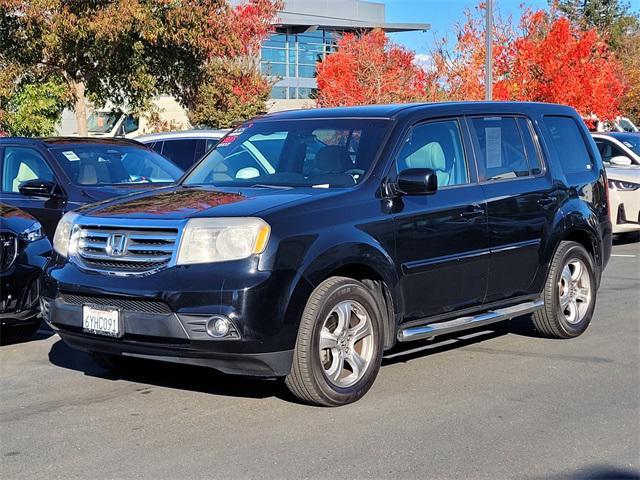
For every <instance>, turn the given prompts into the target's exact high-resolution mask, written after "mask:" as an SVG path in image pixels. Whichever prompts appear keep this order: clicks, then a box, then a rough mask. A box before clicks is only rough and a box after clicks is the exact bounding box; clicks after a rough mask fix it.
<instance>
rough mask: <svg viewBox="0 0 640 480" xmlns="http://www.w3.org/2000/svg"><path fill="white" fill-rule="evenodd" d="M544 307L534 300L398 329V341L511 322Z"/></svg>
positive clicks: (542, 302) (542, 303)
mask: <svg viewBox="0 0 640 480" xmlns="http://www.w3.org/2000/svg"><path fill="white" fill-rule="evenodd" d="M543 306H544V301H542V300H534V301H533V302H525V303H520V304H518V305H513V306H511V307H506V308H498V309H495V310H489V311H487V312H483V313H479V314H478V315H473V316H470V317H460V318H456V319H454V320H448V321H446V322H438V323H429V324H428V325H419V326H417V327H406V328H400V331H399V332H398V341H400V342H409V341H411V340H420V339H423V338H430V337H435V336H437V335H444V334H447V333H454V332H459V331H460V330H467V329H469V328H475V327H482V326H483V325H489V324H491V323H496V322H502V321H504V320H511V319H512V318H515V317H519V316H520V315H525V314H527V313H531V312H535V311H536V310H539V309H540V308H542V307H543Z"/></svg>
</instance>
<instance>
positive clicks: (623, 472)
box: [545, 465, 640, 480]
mask: <svg viewBox="0 0 640 480" xmlns="http://www.w3.org/2000/svg"><path fill="white" fill-rule="evenodd" d="M545 478H547V479H549V480H640V472H639V471H638V470H631V469H628V468H623V467H616V466H613V465H593V466H590V467H587V468H584V469H582V468H581V469H579V470H576V471H574V472H571V473H563V474H560V475H554V476H551V477H545Z"/></svg>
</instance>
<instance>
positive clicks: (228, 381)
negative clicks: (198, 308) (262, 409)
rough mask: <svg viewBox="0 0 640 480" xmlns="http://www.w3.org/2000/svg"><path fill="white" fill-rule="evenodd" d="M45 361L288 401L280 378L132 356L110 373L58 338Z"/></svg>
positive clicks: (102, 374) (96, 373)
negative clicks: (123, 365) (240, 373)
mask: <svg viewBox="0 0 640 480" xmlns="http://www.w3.org/2000/svg"><path fill="white" fill-rule="evenodd" d="M49 361H50V362H51V363H52V364H54V365H56V366H58V367H62V368H67V369H70V370H76V371H79V372H82V373H84V374H85V375H89V376H92V377H97V378H103V379H106V380H113V381H117V380H125V381H129V382H136V383H143V384H148V385H154V386H158V387H165V388H173V389H179V390H187V391H193V392H201V393H209V394H213V395H222V396H231V397H245V398H268V397H278V398H282V399H286V400H291V397H290V394H289V393H288V391H287V389H286V387H285V386H284V385H283V383H282V382H281V381H278V380H274V379H256V378H248V377H240V376H235V375H225V374H223V373H220V372H218V371H216V370H213V369H210V368H205V367H196V366H191V365H178V364H172V363H167V362H154V361H150V360H142V359H133V358H132V359H130V361H129V362H127V368H126V369H125V370H123V371H121V372H110V371H108V370H105V369H104V368H102V367H100V366H98V365H97V364H95V363H94V362H93V360H91V357H89V355H88V354H86V353H85V352H81V351H78V350H74V349H72V348H70V347H68V346H67V345H66V344H65V343H64V342H63V341H62V340H58V341H57V342H56V343H55V344H53V346H52V347H51V350H50V352H49Z"/></svg>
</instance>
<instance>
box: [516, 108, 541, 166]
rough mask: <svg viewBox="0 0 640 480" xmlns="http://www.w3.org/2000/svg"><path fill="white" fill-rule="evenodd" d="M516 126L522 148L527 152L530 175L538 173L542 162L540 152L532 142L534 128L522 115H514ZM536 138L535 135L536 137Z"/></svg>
mask: <svg viewBox="0 0 640 480" xmlns="http://www.w3.org/2000/svg"><path fill="white" fill-rule="evenodd" d="M516 122H517V124H518V128H519V129H520V135H522V140H523V141H524V148H525V151H526V152H527V161H528V163H529V171H530V172H531V174H532V175H538V174H540V173H542V162H541V160H540V154H539V151H538V149H537V148H536V144H535V143H534V137H536V134H535V130H534V129H533V125H531V122H530V121H529V120H528V119H526V118H523V117H516ZM536 138H537V137H536Z"/></svg>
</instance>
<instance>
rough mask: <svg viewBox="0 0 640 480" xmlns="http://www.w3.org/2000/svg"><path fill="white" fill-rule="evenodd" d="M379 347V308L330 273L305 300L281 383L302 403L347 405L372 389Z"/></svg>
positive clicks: (362, 290)
mask: <svg viewBox="0 0 640 480" xmlns="http://www.w3.org/2000/svg"><path fill="white" fill-rule="evenodd" d="M382 351H383V330H382V312H381V311H380V308H379V306H378V302H377V301H376V299H375V298H374V297H373V295H372V293H371V291H370V290H368V289H367V288H366V287H365V286H364V285H363V284H362V283H361V282H359V281H357V280H353V279H351V278H345V277H331V278H329V279H327V280H325V281H324V282H322V283H321V284H320V285H319V286H318V287H317V288H316V289H315V290H314V291H313V292H312V293H311V296H310V297H309V300H308V301H307V305H306V307H305V310H304V312H303V314H302V319H301V322H300V329H299V331H298V339H297V341H296V347H295V350H294V355H293V364H292V367H291V372H290V373H289V375H288V376H287V377H286V379H285V383H286V385H287V387H288V388H289V390H290V391H291V392H292V393H293V394H294V395H295V396H296V397H298V398H299V399H300V400H302V401H303V402H305V403H309V404H313V405H321V406H340V405H346V404H348V403H351V402H355V401H356V400H358V399H359V398H361V397H362V396H363V395H364V394H365V393H367V391H368V390H369V388H371V386H372V385H373V382H374V381H375V379H376V376H377V375H378V371H379V370H380V364H381V362H382Z"/></svg>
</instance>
